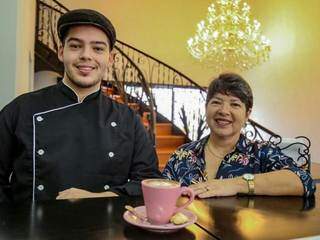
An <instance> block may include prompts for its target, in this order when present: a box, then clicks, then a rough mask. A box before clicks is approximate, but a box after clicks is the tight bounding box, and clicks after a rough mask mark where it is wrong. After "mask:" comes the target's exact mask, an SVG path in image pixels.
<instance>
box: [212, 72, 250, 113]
mask: <svg viewBox="0 0 320 240" xmlns="http://www.w3.org/2000/svg"><path fill="white" fill-rule="evenodd" d="M217 93H222V94H226V95H232V96H235V97H238V98H239V99H240V100H241V102H243V103H244V104H245V105H246V111H248V110H249V109H251V108H252V106H253V96H252V90H251V88H250V86H249V84H248V83H247V82H246V81H245V80H244V79H243V78H242V77H241V76H240V75H238V74H235V73H224V74H221V75H219V77H217V78H215V79H214V80H212V82H211V83H210V85H209V87H208V95H207V99H206V105H207V104H208V103H209V101H210V99H211V98H212V97H213V96H214V95H215V94H217Z"/></svg>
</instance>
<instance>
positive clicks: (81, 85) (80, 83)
mask: <svg viewBox="0 0 320 240" xmlns="http://www.w3.org/2000/svg"><path fill="white" fill-rule="evenodd" d="M66 76H67V77H68V79H69V81H70V82H71V83H72V84H74V85H75V86H77V87H79V88H90V87H93V86H95V85H97V83H99V82H101V81H102V79H103V76H101V77H98V78H97V79H94V81H91V82H86V81H80V80H77V78H75V77H72V74H69V73H68V72H67V71H66Z"/></svg>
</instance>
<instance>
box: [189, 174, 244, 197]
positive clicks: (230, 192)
mask: <svg viewBox="0 0 320 240" xmlns="http://www.w3.org/2000/svg"><path fill="white" fill-rule="evenodd" d="M189 187H190V188H192V189H193V191H194V193H195V195H196V196H198V197H199V198H209V197H223V196H234V195H237V194H238V193H247V192H248V185H247V183H246V181H245V180H243V179H242V178H241V177H237V178H226V179H212V180H208V181H207V182H203V183H197V184H193V185H190V186H189Z"/></svg>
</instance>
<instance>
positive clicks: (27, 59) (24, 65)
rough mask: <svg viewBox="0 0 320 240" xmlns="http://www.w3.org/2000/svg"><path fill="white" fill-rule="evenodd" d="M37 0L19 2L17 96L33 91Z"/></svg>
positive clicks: (21, 0) (20, 0)
mask: <svg viewBox="0 0 320 240" xmlns="http://www.w3.org/2000/svg"><path fill="white" fill-rule="evenodd" d="M35 13H36V1H35V0H19V1H18V22H17V43H16V44H17V59H16V89H15V90H16V91H15V93H16V95H21V94H22V93H25V92H29V91H30V90H31V89H33V78H34V40H35V39H34V35H35V16H36V15H35Z"/></svg>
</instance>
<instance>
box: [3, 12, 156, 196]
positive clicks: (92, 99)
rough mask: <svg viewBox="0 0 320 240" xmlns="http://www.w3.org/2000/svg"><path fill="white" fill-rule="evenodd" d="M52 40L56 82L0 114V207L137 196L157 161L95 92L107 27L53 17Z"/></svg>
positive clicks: (102, 20) (131, 116) (136, 130)
mask: <svg viewBox="0 0 320 240" xmlns="http://www.w3.org/2000/svg"><path fill="white" fill-rule="evenodd" d="M58 34H59V38H60V40H61V46H60V49H59V53H58V55H59V59H60V60H61V61H62V62H63V63H64V67H65V73H64V78H63V80H62V81H61V82H60V83H58V84H57V85H55V86H51V87H47V88H44V89H41V90H39V91H36V92H31V93H28V94H24V95H22V96H19V97H17V98H16V99H15V100H13V101H12V102H11V103H9V104H8V105H7V106H6V107H4V109H2V111H1V112H0V146H1V147H0V201H5V200H13V201H23V200H26V199H32V200H48V199H69V198H90V197H109V196H118V195H121V194H126V195H139V194H140V193H141V189H140V181H141V180H142V179H144V178H153V177H159V172H158V162H157V157H156V154H155V151H154V148H153V146H152V143H151V141H150V140H149V139H148V137H147V135H146V132H145V130H144V128H143V126H142V124H141V123H140V120H139V118H138V116H137V115H136V114H135V113H134V112H133V111H132V110H131V109H129V108H128V107H127V106H125V105H121V104H117V103H115V102H113V101H112V100H110V99H109V98H108V97H106V96H104V95H103V94H102V93H101V91H100V83H101V80H102V77H103V75H104V73H105V71H106V69H107V66H108V65H109V64H111V63H112V56H111V50H112V48H113V46H114V44H115V41H116V33H115V30H114V27H113V26H112V24H111V22H110V21H109V20H108V19H107V18H106V17H105V16H103V15H102V14H100V13H98V12H96V11H93V10H88V9H78V10H73V11H70V12H68V13H66V14H64V15H63V16H61V18H60V19H59V21H58Z"/></svg>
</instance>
